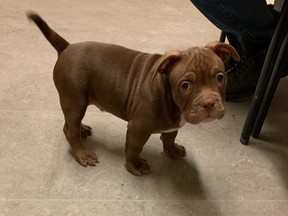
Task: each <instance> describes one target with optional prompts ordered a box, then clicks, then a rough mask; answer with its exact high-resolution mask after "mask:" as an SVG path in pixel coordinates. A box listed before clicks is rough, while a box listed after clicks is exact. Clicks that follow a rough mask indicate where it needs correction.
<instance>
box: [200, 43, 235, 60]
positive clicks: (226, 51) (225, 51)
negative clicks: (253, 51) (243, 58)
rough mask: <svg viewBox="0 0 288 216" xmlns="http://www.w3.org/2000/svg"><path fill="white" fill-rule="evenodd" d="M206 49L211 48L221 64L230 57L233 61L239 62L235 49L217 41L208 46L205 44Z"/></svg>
mask: <svg viewBox="0 0 288 216" xmlns="http://www.w3.org/2000/svg"><path fill="white" fill-rule="evenodd" d="M205 47H207V48H211V49H212V50H213V51H214V52H215V53H216V55H218V56H219V57H220V58H221V59H222V61H223V62H225V61H226V60H228V58H229V57H230V56H231V57H232V58H233V59H234V60H235V61H240V56H239V54H238V52H237V51H236V49H234V47H232V46H230V45H229V44H226V43H221V42H218V41H213V42H210V43H208V44H206V46H205Z"/></svg>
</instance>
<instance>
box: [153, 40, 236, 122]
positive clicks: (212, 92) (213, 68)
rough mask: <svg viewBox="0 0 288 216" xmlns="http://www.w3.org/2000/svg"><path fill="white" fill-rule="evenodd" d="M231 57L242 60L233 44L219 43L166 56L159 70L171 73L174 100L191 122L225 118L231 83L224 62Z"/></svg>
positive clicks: (162, 59)
mask: <svg viewBox="0 0 288 216" xmlns="http://www.w3.org/2000/svg"><path fill="white" fill-rule="evenodd" d="M230 56H231V57H233V58H234V59H235V60H238V61H239V59H240V57H239V55H238V53H237V51H236V50H235V49H234V48H233V47H231V46H230V45H228V44H225V43H219V42H211V43H209V44H207V45H206V46H205V47H193V48H190V49H188V50H185V51H176V50H172V51H168V52H167V53H166V54H164V55H163V56H162V58H161V60H160V61H159V64H158V67H157V70H156V72H155V73H157V72H160V73H166V74H167V76H168V77H167V78H168V80H169V83H170V87H171V94H172V97H173V99H174V102H175V103H176V105H177V106H178V107H179V108H180V110H181V111H182V115H183V117H184V118H185V120H186V121H187V122H189V123H191V124H198V123H200V122H203V121H212V120H215V119H221V118H223V116H224V113H225V108H224V101H225V92H226V85H227V77H226V73H225V68H224V63H223V62H224V61H225V60H227V58H229V57H230ZM154 76H155V75H154Z"/></svg>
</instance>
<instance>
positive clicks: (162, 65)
mask: <svg viewBox="0 0 288 216" xmlns="http://www.w3.org/2000/svg"><path fill="white" fill-rule="evenodd" d="M181 56H182V54H181V52H180V51H179V50H170V51H168V52H166V53H165V54H164V55H163V56H162V57H161V58H160V59H159V60H158V61H157V62H156V66H155V68H154V70H153V71H154V73H153V76H152V80H153V79H154V78H155V76H156V74H157V73H158V72H159V73H166V72H168V71H169V70H171V68H172V67H173V66H174V65H175V64H176V63H177V62H178V61H179V60H180V59H181Z"/></svg>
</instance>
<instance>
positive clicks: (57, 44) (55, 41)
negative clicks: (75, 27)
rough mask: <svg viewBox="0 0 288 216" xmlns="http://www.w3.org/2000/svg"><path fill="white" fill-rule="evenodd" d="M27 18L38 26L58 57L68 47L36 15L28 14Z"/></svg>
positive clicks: (67, 44)
mask: <svg viewBox="0 0 288 216" xmlns="http://www.w3.org/2000/svg"><path fill="white" fill-rule="evenodd" d="M27 18H28V19H29V20H32V21H33V22H34V23H35V24H36V25H37V26H38V28H39V29H40V31H41V32H42V33H43V35H44V36H45V38H46V39H47V40H48V41H49V42H50V44H51V45H52V46H53V47H54V48H55V49H56V50H57V52H58V55H59V54H60V53H61V52H63V50H65V49H66V47H67V46H69V43H68V42H67V41H66V40H65V39H64V38H62V37H61V36H60V35H58V34H57V33H56V32H55V31H53V30H52V29H51V28H50V27H49V26H48V24H47V23H46V22H45V21H44V20H43V19H42V18H41V17H40V16H39V15H38V14H36V13H34V12H28V13H27Z"/></svg>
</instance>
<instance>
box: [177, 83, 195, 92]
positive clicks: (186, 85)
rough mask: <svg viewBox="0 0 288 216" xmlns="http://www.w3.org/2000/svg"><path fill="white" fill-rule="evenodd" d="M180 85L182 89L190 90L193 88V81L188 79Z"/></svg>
mask: <svg viewBox="0 0 288 216" xmlns="http://www.w3.org/2000/svg"><path fill="white" fill-rule="evenodd" d="M180 87H181V90H182V91H190V90H191V88H192V85H191V83H190V82H188V81H183V82H182V83H181V85H180Z"/></svg>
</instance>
